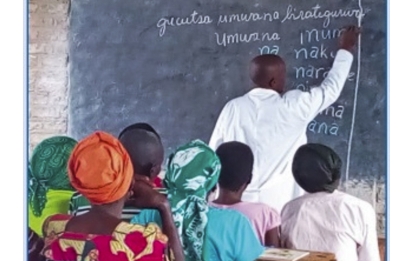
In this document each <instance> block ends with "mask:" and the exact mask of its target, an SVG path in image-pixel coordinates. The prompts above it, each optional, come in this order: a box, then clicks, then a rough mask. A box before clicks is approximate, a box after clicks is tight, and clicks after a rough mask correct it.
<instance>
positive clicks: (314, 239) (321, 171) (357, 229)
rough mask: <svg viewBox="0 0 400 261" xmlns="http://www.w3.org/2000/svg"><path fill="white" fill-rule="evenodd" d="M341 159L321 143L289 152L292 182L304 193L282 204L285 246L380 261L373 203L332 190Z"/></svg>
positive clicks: (342, 260)
mask: <svg viewBox="0 0 400 261" xmlns="http://www.w3.org/2000/svg"><path fill="white" fill-rule="evenodd" d="M341 167H342V161H341V159H340V158H339V156H338V155H337V154H336V153H335V152H334V151H333V150H332V149H331V148H328V147H326V146H324V145H321V144H306V145H303V146H301V147H300V148H299V149H298V150H297V152H296V153H295V155H294V159H293V165H292V171H293V175H294V178H295V180H296V182H297V183H298V184H299V185H300V186H301V187H302V188H303V189H304V190H305V191H306V192H308V193H309V194H306V195H304V196H301V197H299V198H297V199H294V200H292V201H291V202H289V203H287V204H286V206H285V207H284V208H283V210H282V213H281V216H282V225H281V239H282V241H283V244H284V247H288V248H296V249H304V250H311V251H321V252H330V253H334V254H335V255H336V260H337V261H379V260H380V257H379V249H378V237H377V233H376V216H375V211H374V209H373V208H372V206H371V205H370V204H369V203H367V202H365V201H363V200H361V199H358V198H356V197H353V196H351V195H349V194H346V193H343V192H340V191H338V190H337V188H338V186H339V182H340V176H341Z"/></svg>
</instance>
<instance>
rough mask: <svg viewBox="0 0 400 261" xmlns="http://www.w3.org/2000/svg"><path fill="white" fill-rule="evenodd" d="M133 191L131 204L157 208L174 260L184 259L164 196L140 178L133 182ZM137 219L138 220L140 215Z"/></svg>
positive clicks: (180, 260)
mask: <svg viewBox="0 0 400 261" xmlns="http://www.w3.org/2000/svg"><path fill="white" fill-rule="evenodd" d="M133 193H134V197H133V198H132V205H134V206H135V207H137V208H150V209H157V210H158V211H159V213H160V216H161V222H162V230H163V232H164V234H165V235H166V236H167V237H168V242H169V246H170V248H171V250H172V252H173V254H174V257H175V260H176V261H184V260H185V257H184V255H183V249H182V245H181V242H180V239H179V235H178V231H177V230H176V226H175V223H174V220H173V218H172V213H171V209H170V206H169V203H168V200H167V199H166V197H165V196H164V195H162V194H160V193H158V192H157V191H156V190H154V189H153V187H152V186H149V185H148V184H147V183H146V182H144V181H140V180H137V181H136V182H135V185H134V188H133ZM153 213H154V212H153ZM140 215H145V214H144V213H143V214H142V213H140V214H139V216H140ZM138 219H139V220H140V217H139V218H138ZM134 220H135V217H134V218H133V219H132V221H134ZM154 221H155V220H154Z"/></svg>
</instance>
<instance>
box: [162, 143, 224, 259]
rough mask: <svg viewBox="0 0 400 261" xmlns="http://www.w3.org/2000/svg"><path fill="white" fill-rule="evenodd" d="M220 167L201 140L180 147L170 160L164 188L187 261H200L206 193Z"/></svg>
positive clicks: (212, 152) (205, 223)
mask: <svg viewBox="0 0 400 261" xmlns="http://www.w3.org/2000/svg"><path fill="white" fill-rule="evenodd" d="M220 170H221V163H220V161H219V158H218V156H217V155H216V154H215V152H214V151H213V150H212V149H211V148H210V147H208V146H207V144H205V143H204V142H202V141H200V140H195V141H192V142H190V143H188V144H186V145H184V146H181V147H179V148H178V149H177V150H176V152H175V153H174V154H172V155H171V156H170V157H169V161H168V167H167V171H166V174H165V180H164V185H165V187H166V189H167V193H168V200H169V201H170V204H171V209H172V214H173V217H174V221H175V225H176V227H177V229H178V233H179V235H180V239H181V242H182V245H183V250H184V253H185V256H186V260H191V261H199V260H203V242H204V234H205V231H206V226H207V212H208V205H207V199H206V198H207V193H208V192H209V191H210V190H211V189H212V188H213V187H214V186H215V185H216V183H217V181H218V177H219V173H220Z"/></svg>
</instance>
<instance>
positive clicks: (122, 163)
mask: <svg viewBox="0 0 400 261" xmlns="http://www.w3.org/2000/svg"><path fill="white" fill-rule="evenodd" d="M68 175H69V178H70V180H71V184H72V186H74V188H75V189H76V190H77V191H78V192H80V193H81V194H82V195H83V196H84V197H86V198H87V199H88V200H89V201H90V203H92V204H107V203H111V202H114V201H117V200H119V199H121V198H123V197H124V196H125V195H126V193H127V192H128V190H129V188H130V186H131V184H132V178H133V165H132V162H131V159H130V157H129V154H128V152H127V151H126V150H125V148H124V147H123V146H122V144H121V143H120V142H119V141H118V139H117V138H114V137H113V136H112V135H110V134H108V133H106V132H101V131H97V132H95V133H93V134H91V135H89V136H88V137H86V138H84V139H83V140H81V141H80V142H79V143H78V145H77V146H76V147H75V149H74V151H73V152H72V154H71V158H70V160H69V163H68Z"/></svg>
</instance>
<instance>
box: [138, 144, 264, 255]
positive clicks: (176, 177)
mask: <svg viewBox="0 0 400 261" xmlns="http://www.w3.org/2000/svg"><path fill="white" fill-rule="evenodd" d="M220 170H221V163H220V160H219V158H218V156H217V155H216V153H215V152H214V151H213V150H212V149H211V148H210V147H208V146H207V144H205V143H204V142H202V141H200V140H195V141H192V142H189V143H188V144H185V145H183V146H180V147H179V148H178V149H177V150H176V151H175V153H173V154H172V155H171V156H170V157H169V160H168V163H167V171H166V174H165V179H164V181H165V188H166V191H167V194H168V201H169V202H170V205H171V210H172V215H173V218H174V222H175V224H176V227H177V230H178V233H179V236H180V240H181V242H182V246H183V249H184V254H185V258H186V259H185V260H187V261H203V260H207V261H208V260H212V261H214V260H215V261H219V260H221V261H229V260H232V261H234V260H236V261H248V260H255V259H256V258H257V257H258V256H259V255H261V254H262V252H263V249H264V248H263V246H262V245H261V243H260V242H259V240H258V238H257V236H256V234H255V232H254V230H253V228H252V226H251V224H250V222H249V220H248V219H247V218H246V217H245V216H243V215H242V214H241V213H239V212H237V211H234V210H224V209H216V208H213V207H210V206H209V205H208V203H207V200H206V199H207V195H208V193H209V192H210V191H211V189H212V188H213V187H214V186H215V185H216V183H217V181H218V177H219V174H220ZM160 214H162V213H159V212H158V211H155V210H151V209H146V210H142V211H141V213H140V214H139V215H138V216H135V217H133V219H132V221H131V222H132V223H139V224H148V223H151V222H156V223H157V224H160Z"/></svg>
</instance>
